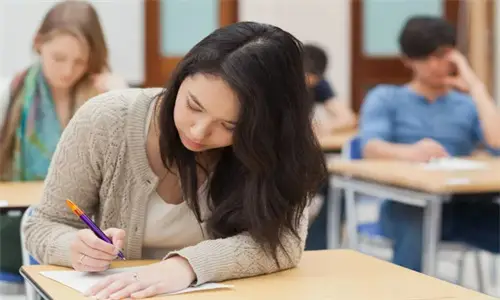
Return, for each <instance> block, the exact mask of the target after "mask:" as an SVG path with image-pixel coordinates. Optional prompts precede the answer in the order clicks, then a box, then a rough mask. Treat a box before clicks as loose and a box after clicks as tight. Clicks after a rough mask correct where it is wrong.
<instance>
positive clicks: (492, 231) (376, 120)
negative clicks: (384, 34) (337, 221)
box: [360, 16, 500, 271]
mask: <svg viewBox="0 0 500 300" xmlns="http://www.w3.org/2000/svg"><path fill="white" fill-rule="evenodd" d="M399 45H400V48H401V52H402V56H403V62H404V64H405V65H406V66H407V67H408V68H410V69H411V70H412V71H413V78H412V80H411V81H410V82H409V83H408V84H405V85H403V86H394V85H379V86H377V87H375V88H374V89H372V90H371V91H370V92H369V93H368V94H367V96H366V98H365V101H364V103H363V106H362V109H361V116H360V136H361V144H362V150H363V156H364V157H365V158H383V159H400V160H405V161H415V162H427V161H429V160H431V159H433V158H440V157H447V156H468V155H471V154H472V152H473V151H474V150H476V149H477V147H478V146H479V145H483V146H484V147H486V148H487V149H488V150H489V151H490V153H492V154H494V155H498V154H500V151H499V149H500V112H499V110H498V109H497V107H496V106H495V103H494V101H493V99H492V98H491V96H490V95H489V93H488V91H487V88H486V87H485V85H484V84H483V83H482V82H481V81H480V79H479V78H478V77H477V76H476V74H475V73H474V71H473V70H472V69H471V67H470V66H469V63H468V62H467V59H466V58H465V57H464V56H463V55H462V54H461V53H460V52H459V51H458V50H457V49H456V48H455V46H456V34H455V30H454V28H453V26H452V25H450V24H449V23H448V22H446V21H445V20H443V19H441V18H437V17H426V16H415V17H412V18H410V19H409V20H408V21H407V23H406V24H405V26H404V28H403V29H402V31H401V33H400V36H399ZM409 176H411V174H409ZM497 196H498V195H497V194H476V195H455V196H452V199H451V201H450V202H449V203H445V204H444V205H443V212H442V226H441V227H442V231H441V237H442V239H443V240H453V241H460V242H464V243H467V244H469V245H472V246H475V247H478V248H480V249H484V250H486V251H491V252H499V250H500V249H499V247H500V240H499V238H500V231H499V224H500V218H499V215H500V208H499V206H498V205H497V204H495V203H494V200H495V197H497ZM422 222H423V209H422V208H419V207H415V206H410V205H406V204H402V203H398V202H393V201H385V202H384V203H383V204H382V208H381V212H380V223H381V227H382V231H383V233H384V235H386V236H387V237H389V238H391V239H392V240H393V247H394V249H393V250H394V256H393V262H394V263H395V264H398V265H400V266H403V267H406V268H409V269H413V270H415V271H421V267H422V266H421V265H422V261H421V257H422V231H423V230H422Z"/></svg>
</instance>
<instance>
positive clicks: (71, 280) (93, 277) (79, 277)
mask: <svg viewBox="0 0 500 300" xmlns="http://www.w3.org/2000/svg"><path fill="white" fill-rule="evenodd" d="M141 268H142V267H131V268H116V269H109V270H107V271H105V272H100V273H86V272H78V271H44V272H40V274H41V275H43V276H45V277H47V278H50V279H52V280H55V281H57V282H59V283H62V284H64V285H66V286H68V287H70V288H72V289H74V290H77V291H79V292H80V293H82V294H83V293H84V292H86V291H87V290H88V289H89V288H91V287H92V286H93V285H95V284H97V283H99V281H101V280H103V279H104V278H105V277H106V276H109V275H113V274H117V273H123V272H137V271H139V270H140V269H141ZM233 287H234V286H233V285H229V284H221V283H205V284H202V285H199V286H196V287H189V288H187V289H184V290H181V291H178V292H174V293H170V294H169V295H174V294H183V293H190V292H195V291H203V290H213V289H228V288H233Z"/></svg>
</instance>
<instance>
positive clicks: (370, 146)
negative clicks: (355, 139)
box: [363, 139, 410, 160]
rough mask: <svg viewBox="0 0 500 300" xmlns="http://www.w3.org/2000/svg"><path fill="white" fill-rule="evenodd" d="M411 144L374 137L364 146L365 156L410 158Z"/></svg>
mask: <svg viewBox="0 0 500 300" xmlns="http://www.w3.org/2000/svg"><path fill="white" fill-rule="evenodd" d="M409 151H410V145H404V144H395V143H389V142H386V141H383V140H378V139H373V140H370V141H368V142H367V143H366V144H365V147H364V148H363V157H365V158H382V159H399V160H408V157H409V156H410V155H409V153H408V152H409Z"/></svg>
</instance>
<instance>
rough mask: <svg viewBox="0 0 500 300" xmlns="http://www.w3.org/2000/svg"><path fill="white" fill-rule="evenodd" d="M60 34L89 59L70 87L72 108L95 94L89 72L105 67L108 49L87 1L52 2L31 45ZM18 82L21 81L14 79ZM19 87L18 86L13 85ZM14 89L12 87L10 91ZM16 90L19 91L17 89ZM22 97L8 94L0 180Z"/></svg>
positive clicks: (4, 175) (7, 162)
mask: <svg viewBox="0 0 500 300" xmlns="http://www.w3.org/2000/svg"><path fill="white" fill-rule="evenodd" d="M61 34H69V35H71V36H73V37H75V38H77V39H78V40H79V41H80V42H81V43H82V44H83V45H85V46H86V47H87V48H88V52H89V60H88V65H87V70H86V72H85V74H84V75H83V76H82V77H81V78H80V79H79V80H78V82H77V83H76V84H75V85H74V87H73V95H74V97H73V99H72V101H73V103H72V107H73V112H72V114H73V113H74V112H75V111H76V109H78V107H80V106H81V105H82V104H83V103H84V102H85V101H87V100H88V99H90V98H92V97H93V96H96V95H97V94H98V91H97V89H96V88H95V87H94V83H93V81H92V75H96V74H99V73H102V72H105V71H109V65H108V49H107V46H106V40H105V38H104V33H103V31H102V27H101V23H100V21H99V16H98V15H97V12H96V10H95V9H94V7H93V6H92V4H90V3H88V2H87V1H80V0H66V1H62V2H59V3H58V4H56V5H54V6H53V7H52V8H51V9H50V10H49V12H48V13H47V14H46V15H45V17H44V19H43V21H42V23H41V25H40V27H39V29H38V31H37V32H36V34H35V40H34V44H33V49H34V50H35V51H36V52H38V46H39V45H40V44H43V43H45V42H47V41H49V40H51V39H53V38H54V37H56V36H58V35H61ZM15 85H22V82H19V83H17V84H16V83H14V84H13V86H15ZM16 90H19V89H16ZM11 92H16V91H11ZM18 94H19V93H18ZM21 108H22V99H20V97H18V95H15V94H12V95H11V101H10V103H9V108H8V111H7V118H6V120H5V123H4V124H0V125H2V127H1V128H0V181H1V180H2V179H9V177H10V174H9V173H10V172H11V170H10V169H11V166H12V160H13V156H14V147H15V132H16V128H17V127H18V125H19V120H20V114H21Z"/></svg>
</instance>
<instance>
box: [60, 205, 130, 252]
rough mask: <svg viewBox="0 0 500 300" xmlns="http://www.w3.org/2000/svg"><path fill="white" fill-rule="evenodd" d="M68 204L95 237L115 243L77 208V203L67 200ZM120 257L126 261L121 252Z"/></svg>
mask: <svg viewBox="0 0 500 300" xmlns="http://www.w3.org/2000/svg"><path fill="white" fill-rule="evenodd" d="M66 204H67V205H68V206H69V208H71V210H72V211H73V213H75V215H77V216H78V217H80V220H82V221H83V222H84V223H85V224H87V226H88V227H89V228H90V230H92V231H93V232H94V233H95V235H97V237H98V238H100V239H101V240H103V241H105V242H106V243H109V244H113V242H112V241H111V240H110V239H109V238H108V237H107V236H106V235H105V234H104V232H102V230H101V229H100V228H99V227H97V225H96V224H95V223H94V222H93V221H92V220H91V219H90V218H89V217H88V216H87V215H86V214H85V213H84V212H83V210H81V209H80V208H79V207H78V206H76V204H75V203H73V202H72V201H71V200H69V199H67V200H66ZM118 257H119V258H121V259H122V260H125V255H123V253H122V252H121V251H119V252H118Z"/></svg>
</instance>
